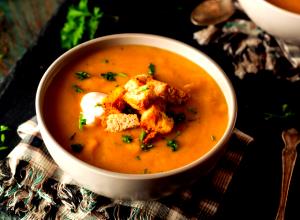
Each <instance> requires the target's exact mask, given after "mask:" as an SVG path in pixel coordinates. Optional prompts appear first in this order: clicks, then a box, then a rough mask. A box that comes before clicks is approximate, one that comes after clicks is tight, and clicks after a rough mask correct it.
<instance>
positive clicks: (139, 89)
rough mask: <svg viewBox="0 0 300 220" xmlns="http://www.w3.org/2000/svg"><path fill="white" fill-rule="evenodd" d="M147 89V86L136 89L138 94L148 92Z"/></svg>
mask: <svg viewBox="0 0 300 220" xmlns="http://www.w3.org/2000/svg"><path fill="white" fill-rule="evenodd" d="M148 89H149V87H148V85H143V86H140V87H139V88H138V91H139V92H145V91H146V90H148Z"/></svg>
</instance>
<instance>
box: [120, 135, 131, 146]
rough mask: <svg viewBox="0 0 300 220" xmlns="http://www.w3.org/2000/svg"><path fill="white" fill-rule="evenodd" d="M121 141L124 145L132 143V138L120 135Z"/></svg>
mask: <svg viewBox="0 0 300 220" xmlns="http://www.w3.org/2000/svg"><path fill="white" fill-rule="evenodd" d="M122 141H123V142H124V143H127V144H130V143H131V142H132V141H133V138H132V136H131V135H122Z"/></svg>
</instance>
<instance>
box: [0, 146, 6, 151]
mask: <svg viewBox="0 0 300 220" xmlns="http://www.w3.org/2000/svg"><path fill="white" fill-rule="evenodd" d="M6 149H8V147H7V146H0V151H3V150H6Z"/></svg>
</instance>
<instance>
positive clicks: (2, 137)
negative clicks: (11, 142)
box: [0, 125, 10, 151]
mask: <svg viewBox="0 0 300 220" xmlns="http://www.w3.org/2000/svg"><path fill="white" fill-rule="evenodd" d="M9 130H10V129H9V128H8V126H6V125H0V151H3V150H6V149H8V146H6V140H7V138H6V136H7V132H8V131H9Z"/></svg>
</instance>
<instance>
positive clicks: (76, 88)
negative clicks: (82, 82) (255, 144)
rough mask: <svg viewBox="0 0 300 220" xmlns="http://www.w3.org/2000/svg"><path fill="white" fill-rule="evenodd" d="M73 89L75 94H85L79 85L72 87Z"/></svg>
mask: <svg viewBox="0 0 300 220" xmlns="http://www.w3.org/2000/svg"><path fill="white" fill-rule="evenodd" d="M72 88H73V89H74V91H75V92H77V93H83V89H82V88H80V87H79V86H78V85H75V84H74V85H72Z"/></svg>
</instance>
